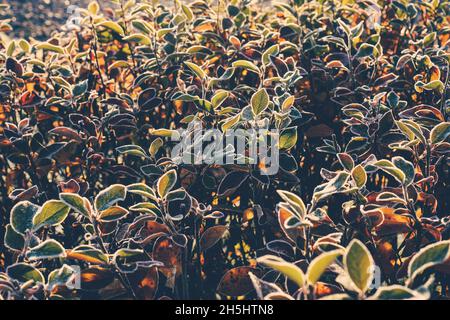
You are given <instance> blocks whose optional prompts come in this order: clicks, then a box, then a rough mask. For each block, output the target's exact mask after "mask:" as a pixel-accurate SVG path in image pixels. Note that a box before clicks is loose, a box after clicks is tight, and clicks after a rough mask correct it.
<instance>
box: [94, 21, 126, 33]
mask: <svg viewBox="0 0 450 320" xmlns="http://www.w3.org/2000/svg"><path fill="white" fill-rule="evenodd" d="M96 27H104V28H107V29H109V30H112V31H114V32H116V33H118V34H119V35H121V36H124V35H125V32H124V31H123V28H122V27H121V26H120V25H119V24H118V23H116V22H114V21H104V22H100V23H98V24H97V25H96Z"/></svg>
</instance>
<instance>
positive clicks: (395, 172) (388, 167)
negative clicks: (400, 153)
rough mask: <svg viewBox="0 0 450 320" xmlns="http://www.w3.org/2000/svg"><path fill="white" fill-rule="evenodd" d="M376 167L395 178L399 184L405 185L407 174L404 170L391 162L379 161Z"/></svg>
mask: <svg viewBox="0 0 450 320" xmlns="http://www.w3.org/2000/svg"><path fill="white" fill-rule="evenodd" d="M373 165H374V166H376V167H378V168H380V169H381V170H383V171H384V172H386V173H388V174H390V175H391V176H393V177H394V178H395V179H396V180H397V181H398V182H400V183H403V182H404V181H405V179H406V176H405V173H403V171H402V170H400V169H399V168H397V167H396V166H395V165H394V164H393V163H392V162H391V161H389V160H379V161H377V162H375V163H374V164H373Z"/></svg>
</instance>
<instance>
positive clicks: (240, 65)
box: [232, 60, 259, 74]
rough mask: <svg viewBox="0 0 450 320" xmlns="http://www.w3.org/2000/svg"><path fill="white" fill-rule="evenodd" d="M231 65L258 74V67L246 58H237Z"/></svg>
mask: <svg viewBox="0 0 450 320" xmlns="http://www.w3.org/2000/svg"><path fill="white" fill-rule="evenodd" d="M232 67H233V68H243V69H246V70H250V71H253V72H255V73H258V74H259V68H258V67H257V66H255V65H254V64H253V63H252V62H250V61H247V60H237V61H235V62H233V64H232Z"/></svg>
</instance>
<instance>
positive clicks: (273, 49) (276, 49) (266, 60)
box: [261, 44, 280, 65]
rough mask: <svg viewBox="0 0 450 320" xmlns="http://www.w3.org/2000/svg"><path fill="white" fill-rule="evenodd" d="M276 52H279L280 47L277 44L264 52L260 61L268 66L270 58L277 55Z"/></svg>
mask: <svg viewBox="0 0 450 320" xmlns="http://www.w3.org/2000/svg"><path fill="white" fill-rule="evenodd" d="M278 52H280V46H279V45H278V44H274V45H273V46H271V47H270V48H268V49H267V50H266V51H264V53H263V54H262V57H261V61H262V62H263V63H264V65H268V64H269V63H270V56H275V55H277V54H278Z"/></svg>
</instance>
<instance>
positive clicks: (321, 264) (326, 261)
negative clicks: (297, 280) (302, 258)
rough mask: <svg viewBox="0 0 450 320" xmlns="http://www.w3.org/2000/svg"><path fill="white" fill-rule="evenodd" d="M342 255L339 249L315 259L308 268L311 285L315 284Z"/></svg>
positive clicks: (307, 276)
mask: <svg viewBox="0 0 450 320" xmlns="http://www.w3.org/2000/svg"><path fill="white" fill-rule="evenodd" d="M341 255H342V250H340V249H337V250H333V251H329V252H325V253H322V254H321V255H320V256H318V257H317V258H315V259H314V260H313V261H311V263H310V264H309V266H308V271H307V272H306V278H307V280H308V283H309V284H312V285H313V284H315V283H316V282H317V281H318V280H319V279H320V277H321V276H322V274H323V273H324V272H325V270H326V269H327V268H328V267H329V266H330V265H331V264H332V263H333V262H334V261H335V260H336V259H337V257H339V256H341Z"/></svg>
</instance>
